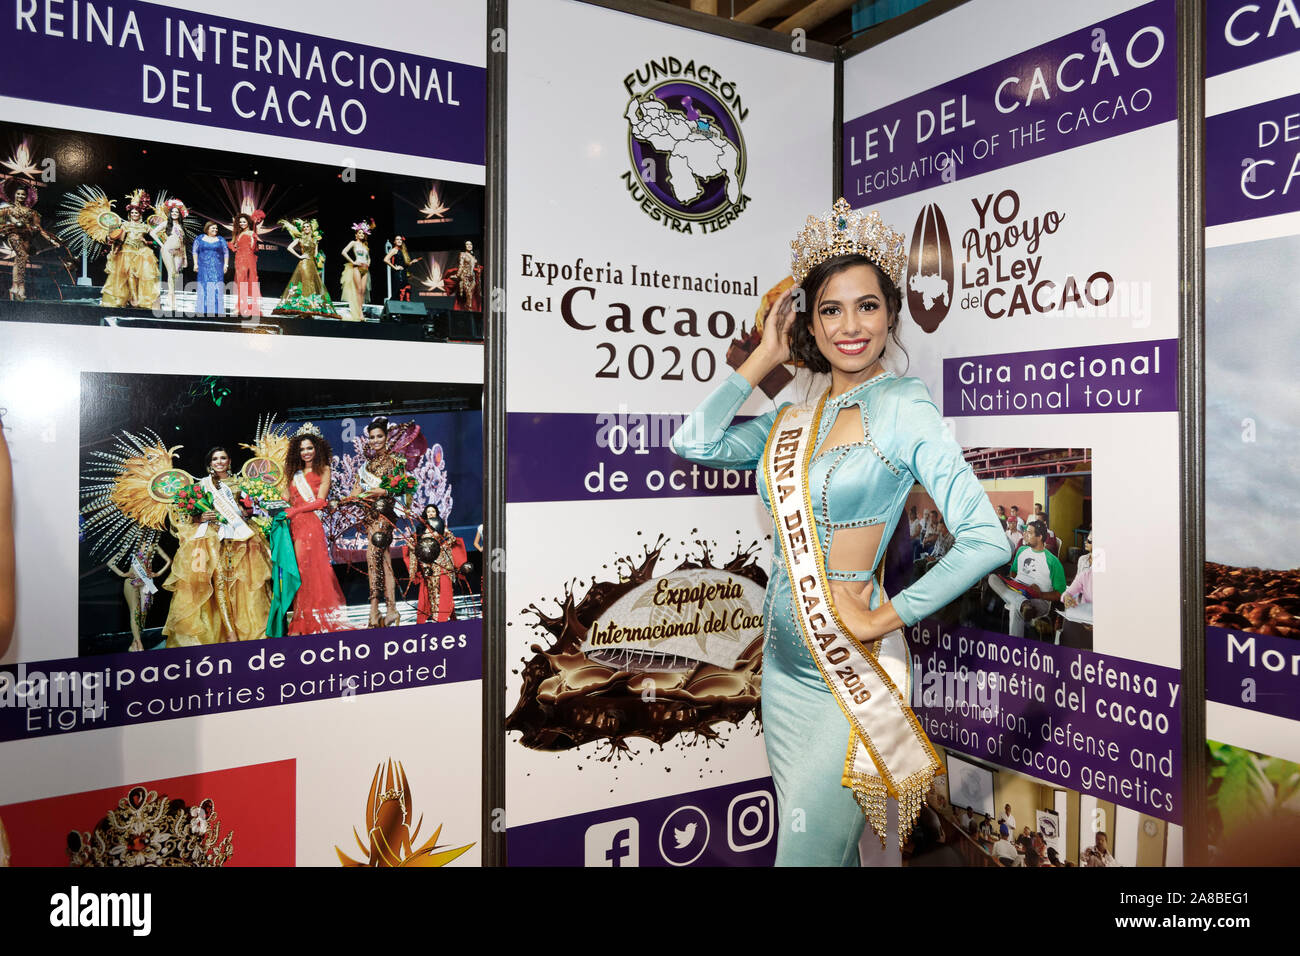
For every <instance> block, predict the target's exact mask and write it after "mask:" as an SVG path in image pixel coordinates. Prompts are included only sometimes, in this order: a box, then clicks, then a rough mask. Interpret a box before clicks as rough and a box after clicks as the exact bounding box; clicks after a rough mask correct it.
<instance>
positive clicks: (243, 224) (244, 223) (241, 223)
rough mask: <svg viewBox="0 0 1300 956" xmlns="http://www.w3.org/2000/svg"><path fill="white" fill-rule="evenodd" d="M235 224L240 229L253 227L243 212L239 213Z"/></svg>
mask: <svg viewBox="0 0 1300 956" xmlns="http://www.w3.org/2000/svg"><path fill="white" fill-rule="evenodd" d="M235 225H236V226H238V227H239V229H240V230H241V231H242V230H244V229H252V228H253V222H252V220H251V219H249V218H248V217H247V216H245V215H244V214H243V213H240V215H239V218H238V219H236V220H235Z"/></svg>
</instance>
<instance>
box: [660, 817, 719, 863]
mask: <svg viewBox="0 0 1300 956" xmlns="http://www.w3.org/2000/svg"><path fill="white" fill-rule="evenodd" d="M708 845H709V818H708V816H706V815H705V813H704V811H703V810H701V809H700V808H699V807H694V806H684V807H678V808H677V809H676V810H674V811H673V812H672V813H670V814H669V815H668V819H666V820H664V824H663V826H662V827H660V828H659V855H660V856H662V857H663V858H664V860H666V861H667V862H668V863H669V864H670V865H672V866H689V865H690V864H692V863H694V862H695V861H696V860H698V859H699V858H700V856H701V855H702V854H703V853H704V850H705V848H706V847H707V846H708Z"/></svg>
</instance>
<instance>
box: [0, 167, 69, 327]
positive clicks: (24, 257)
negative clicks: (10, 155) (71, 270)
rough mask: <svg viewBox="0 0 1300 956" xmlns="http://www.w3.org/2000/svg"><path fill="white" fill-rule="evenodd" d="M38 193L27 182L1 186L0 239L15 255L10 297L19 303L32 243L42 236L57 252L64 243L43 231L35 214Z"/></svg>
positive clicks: (8, 182)
mask: <svg viewBox="0 0 1300 956" xmlns="http://www.w3.org/2000/svg"><path fill="white" fill-rule="evenodd" d="M38 195H39V190H38V188H37V186H36V184H35V183H34V182H32V181H30V180H27V179H18V178H10V177H6V178H5V179H4V181H3V183H0V240H3V241H4V242H5V243H7V244H8V246H9V248H10V249H12V250H13V252H14V278H13V283H12V284H11V285H10V286H9V298H11V299H13V300H15V301H18V302H21V301H23V300H24V299H26V298H27V264H28V262H30V261H31V248H32V240H33V239H35V238H36V237H37V236H41V237H42V238H44V239H45V240H46V241H48V242H50V243H51V244H52V245H53V246H54V247H55V248H56V249H62V248H63V243H61V242H59V240H58V239H56V238H54V237H53V236H52V235H50V234H49V233H48V232H46V231H45V227H44V226H42V225H41V217H40V214H39V213H38V212H37V211H36V198H37V196H38Z"/></svg>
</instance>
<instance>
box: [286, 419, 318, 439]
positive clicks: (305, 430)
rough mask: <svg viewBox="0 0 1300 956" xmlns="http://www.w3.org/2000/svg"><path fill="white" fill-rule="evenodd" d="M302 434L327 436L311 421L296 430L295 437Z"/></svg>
mask: <svg viewBox="0 0 1300 956" xmlns="http://www.w3.org/2000/svg"><path fill="white" fill-rule="evenodd" d="M300 435H312V436H314V437H316V438H324V437H325V436H324V435H322V434H321V433H320V429H319V428H317V427H316V426H315V425H313V424H312V423H311V422H307V423H306V424H305V425H303V426H302V427H301V428H299V429H298V430H297V431H296V432H294V433H293V437H294V438H298V437H299V436H300Z"/></svg>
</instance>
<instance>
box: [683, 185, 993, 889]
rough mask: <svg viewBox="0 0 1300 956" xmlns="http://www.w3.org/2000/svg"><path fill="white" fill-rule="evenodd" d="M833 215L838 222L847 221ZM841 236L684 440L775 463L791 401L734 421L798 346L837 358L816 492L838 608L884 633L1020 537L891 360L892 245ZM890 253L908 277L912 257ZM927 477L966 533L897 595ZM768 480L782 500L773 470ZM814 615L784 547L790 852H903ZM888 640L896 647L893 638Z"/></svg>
mask: <svg viewBox="0 0 1300 956" xmlns="http://www.w3.org/2000/svg"><path fill="white" fill-rule="evenodd" d="M842 202H843V200H841V201H840V203H842ZM840 203H837V204H836V210H837V211H838V210H839V209H840ZM844 209H845V210H847V206H845V207H844ZM839 221H840V222H841V223H842V222H843V221H844V220H843V218H841V219H840V220H839ZM828 222H830V223H832V228H833V223H834V222H835V220H834V219H830V220H828ZM841 228H843V227H842V226H841ZM898 238H899V241H900V242H901V236H900V237H898ZM837 248H839V247H835V246H828V247H827V248H825V249H824V250H823V254H822V255H821V256H820V257H819V259H818V261H816V262H815V263H813V264H811V266H810V267H809V268H807V269H806V270H805V269H801V268H800V267H799V265H800V263H799V255H800V254H799V252H798V251H796V255H795V259H796V267H795V269H794V273H795V277H796V280H799V279H801V272H806V277H802V282H801V286H799V287H797V288H801V289H802V292H803V297H802V298H803V302H804V303H806V307H805V308H804V309H803V310H800V311H793V310H792V309H791V297H790V293H786V294H785V295H784V296H783V297H782V298H781V299H780V300H778V302H777V303H776V304H775V305H774V306H773V308H772V310H771V312H769V314H768V316H767V320H766V322H765V324H764V328H763V337H762V341H761V343H760V344H759V346H758V347H757V348H756V349H755V351H754V352H753V354H752V355H751V356H750V357H749V358H748V359H747V360H746V361H745V362H744V364H743V365H741V367H740V368H739V369H738V370H737V371H736V372H734V373H732V375H731V376H730V377H729V378H728V379H727V380H726V381H725V382H723V383H722V385H721V386H720V387H719V388H718V389H717V390H716V391H715V392H714V393H713V394H712V395H710V396H709V397H708V398H707V399H705V400H704V402H703V403H702V404H701V405H700V406H699V407H698V408H697V409H696V410H695V411H694V412H693V413H692V414H691V416H690V417H689V418H688V419H687V420H686V422H685V423H684V424H683V425H682V427H681V429H679V430H678V432H677V434H676V435H674V436H673V449H674V450H675V451H676V452H677V454H679V455H681V456H682V457H683V458H686V459H688V460H690V461H694V462H699V463H701V464H707V465H713V466H716V467H721V468H746V469H748V468H757V469H758V472H759V475H763V473H764V469H763V461H762V459H763V455H764V449H765V446H766V443H767V440H768V435H769V432H770V431H771V430H772V426H773V423H774V421H775V420H776V418H777V415H778V410H773V411H770V412H767V413H766V414H764V415H761V416H759V417H758V418H755V419H752V420H750V421H748V422H745V423H743V424H739V425H732V424H731V422H732V419H733V418H734V417H735V415H736V414H737V412H738V411H739V410H740V407H741V406H742V405H743V404H744V402H745V400H746V399H747V398H748V397H749V395H750V393H751V392H752V390H753V388H754V387H755V386H756V385H757V384H758V383H760V382H762V381H763V379H764V378H765V377H766V376H767V375H768V374H770V373H771V372H772V371H773V370H774V369H776V368H777V367H778V366H780V365H781V364H783V363H787V362H790V361H791V360H792V359H793V360H794V361H797V362H800V363H801V364H803V365H805V366H807V367H808V368H809V369H810V370H811V371H813V372H829V374H830V383H829V391H828V393H827V395H826V401H825V406H824V409H823V413H822V416H821V419H820V424H819V426H818V428H817V433H816V435H815V437H814V438H813V439H812V441H814V442H815V444H814V445H813V446H812V449H811V451H810V456H811V457H810V465H809V467H808V473H807V474H808V497H809V499H810V501H811V513H812V515H813V516H814V518H815V527H816V531H817V536H818V540H819V542H820V544H821V548H822V552H823V554H824V555H825V556H826V560H825V567H826V578H827V583H828V585H829V593H830V595H831V599H832V602H833V604H834V606H835V610H836V611H837V612H838V614H839V617H840V619H841V620H842V621H843V625H844V627H845V629H846V630H847V631H849V632H850V633H852V635H853V636H854V637H856V638H857V639H858V640H859V641H860V642H862V643H863V644H864V645H869V644H871V643H872V642H879V641H880V639H881V638H883V637H885V636H886V635H887V634H889V633H890V632H892V631H895V629H897V628H899V627H901V626H907V625H911V624H913V623H915V622H916V621H918V620H920V619H921V618H923V617H925V616H927V615H929V614H932V613H933V612H935V611H936V610H938V609H939V608H941V607H943V606H944V605H946V604H947V603H949V602H950V601H951V600H953V599H954V598H956V597H957V596H958V595H960V594H961V593H963V592H964V591H965V590H966V589H967V588H969V587H971V586H972V585H973V584H975V583H976V582H977V581H979V580H981V579H982V578H983V576H984V575H986V574H987V573H988V572H989V571H990V570H992V569H993V568H995V567H997V566H998V565H1001V564H1005V563H1006V562H1007V561H1008V560H1009V559H1010V548H1009V545H1008V542H1007V536H1006V534H1005V533H1004V532H1003V531H1002V529H1001V526H1000V525H999V523H998V520H997V517H996V515H995V514H994V511H993V506H992V504H990V502H989V500H988V496H987V495H986V494H985V492H984V490H983V488H982V487H981V486H980V484H979V481H978V480H977V479H976V478H975V476H974V473H973V472H972V470H971V468H970V465H969V464H967V462H966V461H965V459H964V458H963V457H962V451H961V448H960V447H959V446H958V445H957V443H956V442H955V441H954V440H953V438H952V436H951V435H950V434H949V432H948V430H947V428H946V427H945V426H944V423H943V420H942V418H941V417H940V414H939V410H938V408H937V407H936V406H935V404H934V402H933V400H932V399H931V397H930V394H929V392H928V390H927V389H926V387H925V385H924V384H923V383H922V382H921V381H920V380H919V379H915V378H900V377H898V376H896V375H895V374H894V373H893V372H890V371H887V370H885V369H884V366H883V364H882V360H883V359H884V358H885V357H886V355H887V353H888V352H890V351H891V350H888V349H886V342H887V339H888V337H890V336H891V335H892V336H893V337H894V340H895V343H897V330H898V321H899V313H900V311H901V306H902V297H901V295H900V293H899V289H898V284H897V283H896V282H895V281H894V280H893V279H892V278H891V277H890V275H889V274H888V271H887V270H886V269H883V268H882V267H881V265H880V264H879V263H878V262H877V261H876V259H879V258H882V257H880V256H876V257H874V258H872V257H868V256H866V255H862V254H856V253H855V254H849V255H834V254H832V253H834V252H835V251H836V250H837ZM805 252H806V250H805ZM889 264H890V265H895V266H896V267H895V269H894V271H895V272H896V274H899V275H900V278H901V271H902V270H901V263H898V264H895V263H893V262H892V261H891V263H889ZM804 265H806V266H807V265H808V263H807V262H805V263H804ZM787 404H788V403H787ZM783 407H784V406H783ZM917 481H919V482H920V483H921V484H922V485H923V486H924V487H925V489H926V491H928V492H929V494H930V495H931V497H932V498H933V499H934V501H935V503H936V504H937V505H938V506H939V508H940V510H941V512H942V513H943V516H944V519H945V520H946V522H947V524H948V527H949V528H950V529H951V530H952V533H953V534H954V535H955V536H956V544H955V545H954V546H953V547H952V549H951V550H950V551H949V552H948V553H947V554H946V555H945V556H944V557H943V559H942V560H940V561H939V562H938V563H937V564H936V565H935V566H934V567H933V568H932V569H931V570H930V571H929V572H928V573H926V574H925V575H924V576H923V577H922V578H921V579H920V580H918V581H917V582H916V583H915V584H913V585H912V586H911V587H909V588H907V589H906V590H904V591H902V592H900V593H899V594H896V595H894V596H893V599H892V600H888V599H887V598H886V597H885V596H884V595H883V594H882V593H881V588H879V587H878V586H875V585H874V583H873V581H872V573H873V572H874V571H875V569H876V568H877V567H878V565H879V564H880V561H881V559H882V557H883V555H884V553H885V550H886V548H887V546H888V543H889V540H890V538H891V536H892V534H893V531H894V526H895V525H896V524H897V522H898V518H899V516H900V514H901V513H902V510H903V505H904V502H905V500H906V498H907V494H908V492H909V491H910V490H911V488H912V486H913V484H914V483H915V482H917ZM756 484H757V485H758V488H759V494H760V497H761V498H762V500H763V503H764V505H765V506H766V507H767V509H768V511H769V512H770V511H771V510H772V505H771V502H770V500H769V494H768V488H767V482H766V478H765V477H764V478H763V479H762V480H758V481H756ZM774 538H779V535H774ZM798 613H799V611H798V609H797V607H796V606H795V605H794V604H793V603H792V592H791V587H790V579H789V576H788V573H787V570H786V562H785V557H784V556H783V553H782V548H781V546H780V545H777V546H776V547H774V554H773V562H772V572H771V574H770V576H769V582H768V587H767V594H766V601H765V607H764V614H763V620H764V638H765V640H764V647H763V699H762V707H763V731H764V739H765V743H766V748H767V756H768V762H769V765H770V766H771V770H772V777H773V780H774V782H775V784H776V790H777V804H778V812H779V813H780V817H779V821H780V828H779V835H778V843H777V864H778V865H828V866H857V865H859V862H860V861H861V862H866V863H871V864H873V865H889V864H891V863H892V864H894V865H898V864H899V863H900V862H901V859H900V855H899V850H898V842H897V841H898V836H897V833H896V829H897V824H896V821H897V814H898V807H897V804H896V801H895V800H894V799H892V798H890V799H889V800H888V813H889V816H890V819H891V823H890V825H889V827H888V831H889V834H890V845H889V846H888V848H884V847H882V846H881V843H882V840H883V839H884V837H883V836H882V837H881V838H880V839H877V838H876V837H875V836H873V835H871V834H870V833H868V834H867V836H866V838H865V839H861V838H862V836H863V826H864V815H863V809H862V808H861V807H860V806H859V804H858V801H857V800H856V799H855V797H854V793H853V791H852V790H851V789H849V787H847V786H842V785H841V776H842V773H843V772H844V770H845V740H846V732H847V731H848V729H849V722H848V721H847V720H846V717H845V714H844V713H842V712H841V709H840V706H839V704H838V703H837V701H836V698H835V696H834V695H833V694H832V692H831V690H830V688H829V687H828V685H827V683H826V681H825V680H824V679H823V677H822V673H821V671H820V670H819V668H818V666H817V664H816V662H815V661H814V660H813V657H812V654H811V653H810V651H809V648H808V647H807V645H806V644H805V640H804V637H803V631H802V630H801V627H800V626H799V623H798V622H797V621H796V615H797V614H798ZM876 647H877V652H878V653H879V655H880V658H881V659H882V660H883V659H884V656H885V654H886V651H885V650H884V648H883V645H881V644H877V645H876ZM888 653H890V654H894V655H896V656H899V657H901V658H903V659H902V660H899V661H896V662H895V663H896V664H897V665H898V668H899V671H898V672H899V673H900V674H901V673H906V674H907V677H908V678H910V677H911V674H910V666H909V665H908V663H907V662H906V657H907V650H906V646H905V644H903V643H902V642H901V641H899V640H897V638H895V639H894V641H893V642H892V643H891V648H890V650H889V651H888ZM899 689H900V690H901V692H902V693H903V695H905V697H906V698H907V699H909V700H910V690H909V687H908V686H907V684H906V683H905V682H903V681H900V682H899ZM926 746H927V747H928V741H926ZM860 839H861V845H862V846H861V849H862V852H861V855H860V854H859V842H860Z"/></svg>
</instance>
